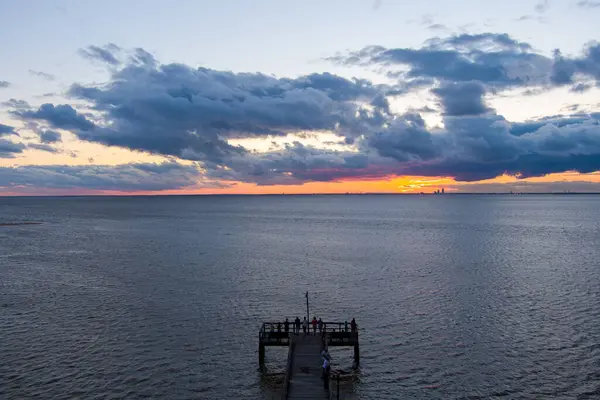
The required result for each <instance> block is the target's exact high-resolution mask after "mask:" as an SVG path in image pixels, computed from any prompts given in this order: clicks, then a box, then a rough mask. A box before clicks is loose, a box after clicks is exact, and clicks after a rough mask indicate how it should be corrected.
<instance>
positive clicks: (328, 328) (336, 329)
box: [258, 321, 358, 346]
mask: <svg viewBox="0 0 600 400" xmlns="http://www.w3.org/2000/svg"><path fill="white" fill-rule="evenodd" d="M295 330H296V329H295V325H294V324H293V322H290V324H289V328H288V331H287V332H286V330H285V325H284V323H283V322H282V321H270V322H264V323H263V324H262V326H261V328H260V331H259V334H258V337H259V341H260V343H262V344H264V345H271V346H288V345H289V344H290V337H291V336H293V335H294V334H295ZM306 333H307V335H317V336H325V337H326V340H327V344H328V345H332V346H336V345H337V346H346V345H350V346H351V345H354V343H356V342H358V327H356V330H354V331H353V330H352V328H351V325H350V323H347V322H345V321H344V322H339V321H333V322H332V321H324V322H323V324H322V325H321V329H319V327H318V326H317V329H316V331H315V329H313V327H312V324H310V325H309V327H308V329H307V331H306ZM299 334H301V335H303V334H304V331H303V329H302V328H300V331H299Z"/></svg>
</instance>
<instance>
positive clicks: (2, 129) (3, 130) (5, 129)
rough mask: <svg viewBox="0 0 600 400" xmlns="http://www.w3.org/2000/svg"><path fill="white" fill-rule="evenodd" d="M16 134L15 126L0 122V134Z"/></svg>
mask: <svg viewBox="0 0 600 400" xmlns="http://www.w3.org/2000/svg"><path fill="white" fill-rule="evenodd" d="M5 135H17V136H18V134H17V132H16V131H15V128H14V127H12V126H9V125H4V124H0V136H5Z"/></svg>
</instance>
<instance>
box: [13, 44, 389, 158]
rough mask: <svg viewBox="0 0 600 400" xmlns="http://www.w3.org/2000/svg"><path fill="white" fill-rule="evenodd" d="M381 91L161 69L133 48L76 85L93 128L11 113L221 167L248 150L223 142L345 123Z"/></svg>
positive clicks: (335, 81) (66, 115)
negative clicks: (103, 73) (108, 73)
mask: <svg viewBox="0 0 600 400" xmlns="http://www.w3.org/2000/svg"><path fill="white" fill-rule="evenodd" d="M387 89H388V88H387V87H385V86H377V85H373V84H372V83H371V82H369V81H366V80H361V79H352V80H350V79H345V78H342V77H339V76H336V75H333V74H330V73H321V74H317V73H315V74H310V75H307V76H302V77H299V78H296V79H289V78H282V79H278V78H274V77H271V76H267V75H264V74H260V73H233V72H228V71H216V70H211V69H207V68H198V69H195V68H190V67H188V66H186V65H182V64H168V65H159V64H158V63H157V62H156V60H155V59H154V57H152V55H150V54H148V53H146V52H145V51H143V50H142V49H136V51H135V52H134V56H133V57H132V58H131V62H130V64H128V65H127V66H125V67H124V68H122V69H120V70H117V71H113V75H112V79H111V81H110V82H108V83H107V84H105V85H102V86H83V85H73V86H72V87H71V89H70V91H69V93H70V95H71V96H72V97H74V98H77V99H80V100H85V101H87V102H88V103H89V104H90V106H91V107H92V109H93V110H95V111H96V112H97V113H99V114H100V115H101V117H102V119H103V120H104V121H106V122H105V123H103V124H96V123H94V122H92V121H91V120H89V119H88V118H86V117H85V116H84V115H82V114H80V113H78V112H77V111H76V110H74V109H73V108H72V107H71V106H69V105H66V104H65V105H57V106H54V105H52V104H44V105H42V106H41V107H40V108H39V109H38V110H14V111H13V114H14V115H16V116H19V117H20V118H22V119H26V120H27V119H29V120H31V119H38V120H44V121H46V122H48V123H49V124H50V125H51V126H52V127H53V128H61V129H71V130H72V131H73V132H74V133H75V134H76V135H77V136H78V137H79V138H80V139H82V140H86V141H92V142H99V143H102V144H105V145H112V146H120V147H127V148H130V149H133V150H143V151H148V152H152V153H158V154H165V155H171V156H176V157H181V158H187V159H191V160H199V161H208V162H211V163H219V164H222V163H224V162H226V160H227V159H228V158H231V157H233V156H236V155H240V154H244V153H246V150H245V149H243V148H241V147H239V146H233V145H230V144H228V143H227V140H228V139H233V138H242V137H268V136H282V135H286V134H288V133H290V132H297V131H303V130H305V131H320V130H335V129H337V127H338V126H339V125H340V124H343V125H344V126H350V124H349V123H348V121H352V120H353V119H354V115H355V113H356V112H357V110H358V108H359V107H358V106H357V104H356V102H360V101H363V102H369V101H371V100H373V101H374V104H375V105H376V106H381V107H384V108H385V107H387V106H386V104H387V103H386V99H385V98H384V97H382V95H381V93H382V92H384V91H385V90H387Z"/></svg>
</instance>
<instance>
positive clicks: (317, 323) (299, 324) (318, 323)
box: [271, 317, 358, 335]
mask: <svg viewBox="0 0 600 400" xmlns="http://www.w3.org/2000/svg"><path fill="white" fill-rule="evenodd" d="M290 325H291V328H292V333H293V334H294V335H299V334H300V329H302V332H303V333H304V334H305V335H310V334H311V327H312V334H313V335H316V334H317V331H318V332H319V333H320V334H321V333H324V332H326V331H327V326H326V324H325V323H324V322H323V320H322V319H321V318H319V319H317V317H313V319H312V321H310V323H309V322H308V320H307V319H306V317H304V320H303V321H300V318H298V317H296V319H295V320H294V321H293V322H290V320H289V319H287V318H286V319H285V321H284V322H283V323H281V322H278V323H277V332H282V328H283V332H285V333H289V332H290ZM336 325H338V326H339V327H338V329H339V332H348V328H350V332H356V330H357V328H358V325H356V321H355V319H354V318H352V321H350V324H348V321H346V322H344V325H343V327H342V326H341V324H336ZM274 330H275V328H274V326H273V325H271V331H272V332H273V331H274ZM332 332H335V328H333V330H332Z"/></svg>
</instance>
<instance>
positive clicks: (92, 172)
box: [0, 162, 219, 192]
mask: <svg viewBox="0 0 600 400" xmlns="http://www.w3.org/2000/svg"><path fill="white" fill-rule="evenodd" d="M200 178H201V176H200V172H199V171H198V169H197V168H196V167H194V166H184V165H181V164H178V163H174V162H166V163H163V164H145V163H140V164H123V165H118V166H106V165H85V166H69V165H58V166H54V165H39V166H34V165H28V166H20V167H14V168H11V167H0V188H4V189H8V190H10V189H11V188H14V189H15V190H26V188H27V187H30V188H32V189H35V190H38V191H39V190H42V189H90V190H116V191H125V192H127V191H136V190H140V191H142V190H168V189H180V188H185V187H190V186H194V185H197V186H205V187H206V186H208V187H210V186H215V187H219V185H218V184H212V183H202V182H200V183H199V184H197V181H198V180H199V179H200ZM23 187H25V189H24V188H23Z"/></svg>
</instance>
